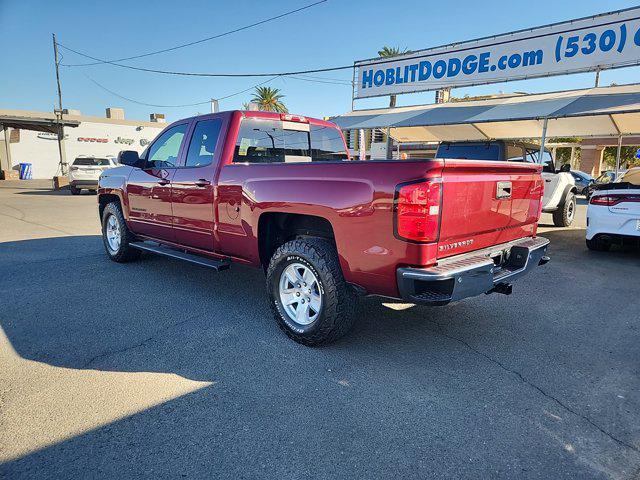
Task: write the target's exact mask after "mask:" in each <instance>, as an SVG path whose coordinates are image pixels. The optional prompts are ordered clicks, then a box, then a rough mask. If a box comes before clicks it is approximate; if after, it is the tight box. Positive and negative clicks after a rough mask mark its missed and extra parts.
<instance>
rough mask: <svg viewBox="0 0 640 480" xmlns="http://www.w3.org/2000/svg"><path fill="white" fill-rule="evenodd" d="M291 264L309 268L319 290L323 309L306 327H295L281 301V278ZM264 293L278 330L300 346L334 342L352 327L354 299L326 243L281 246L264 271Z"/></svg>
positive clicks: (305, 240) (302, 240)
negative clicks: (266, 292)
mask: <svg viewBox="0 0 640 480" xmlns="http://www.w3.org/2000/svg"><path fill="white" fill-rule="evenodd" d="M293 263H301V264H303V265H305V266H306V267H308V268H310V269H311V271H312V272H313V273H314V275H315V276H316V278H317V279H318V281H319V284H320V287H321V295H322V307H321V310H320V313H319V316H318V318H316V319H315V320H314V321H313V322H312V323H311V324H309V325H300V324H297V323H295V322H294V321H293V320H292V319H291V318H290V317H289V315H288V314H287V313H286V311H285V310H284V308H283V306H282V304H281V301H280V294H279V288H280V287H279V285H280V277H281V274H282V272H283V270H284V269H285V268H286V267H287V266H288V265H291V264H293ZM267 290H268V292H269V302H270V304H271V309H272V311H273V315H274V317H275V319H276V322H277V324H278V326H279V327H280V328H281V329H282V330H283V331H284V333H286V334H287V335H288V336H289V337H290V338H291V339H292V340H294V341H296V342H298V343H301V344H303V345H307V346H319V345H324V344H328V343H331V342H334V341H335V340H337V339H339V338H340V337H342V336H343V335H345V334H346V333H347V332H348V331H349V330H350V329H351V327H352V326H353V324H354V321H355V309H356V304H357V295H356V293H355V291H354V290H353V288H352V287H351V286H350V285H349V284H348V283H347V282H346V281H345V279H344V276H343V274H342V269H341V268H340V263H339V261H338V253H337V252H336V249H335V247H334V246H333V245H332V244H331V242H329V241H328V240H325V239H322V238H299V239H296V240H292V241H290V242H287V243H285V244H283V245H281V246H280V247H279V248H278V249H277V250H276V251H275V253H274V254H273V256H272V257H271V261H270V262H269V266H268V268H267Z"/></svg>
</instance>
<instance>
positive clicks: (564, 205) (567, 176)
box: [436, 140, 578, 227]
mask: <svg viewBox="0 0 640 480" xmlns="http://www.w3.org/2000/svg"><path fill="white" fill-rule="evenodd" d="M539 156H540V145H535V144H533V143H524V142H512V141H505V140H492V141H488V142H442V143H441V144H440V146H439V147H438V151H437V152H436V158H461V159H468V160H485V161H486V160H488V161H491V160H493V161H503V162H518V163H534V164H536V163H538V164H542V165H543V170H542V178H543V179H544V197H543V200H542V211H543V212H545V213H551V214H552V215H553V224H554V225H555V226H557V227H568V226H569V225H571V224H572V223H573V219H574V218H575V214H576V194H577V193H578V189H577V188H576V185H575V180H574V177H573V176H571V173H570V166H569V165H568V164H565V165H562V167H560V169H559V170H557V169H556V167H555V165H554V161H553V157H552V156H551V153H550V152H549V151H548V150H544V153H543V157H542V159H540V158H539Z"/></svg>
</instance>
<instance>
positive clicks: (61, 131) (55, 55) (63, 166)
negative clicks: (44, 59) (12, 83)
mask: <svg viewBox="0 0 640 480" xmlns="http://www.w3.org/2000/svg"><path fill="white" fill-rule="evenodd" d="M52 35H53V60H54V63H55V66H56V83H57V84H58V109H57V110H54V113H55V114H56V119H57V120H58V154H59V155H60V173H61V174H62V175H66V173H67V171H66V170H67V164H66V162H65V158H64V153H63V150H62V141H63V140H64V126H63V125H62V123H61V120H62V88H61V87H60V60H59V58H58V42H57V41H56V34H55V33H53V34H52Z"/></svg>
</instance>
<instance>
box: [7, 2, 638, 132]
mask: <svg viewBox="0 0 640 480" xmlns="http://www.w3.org/2000/svg"><path fill="white" fill-rule="evenodd" d="M310 3H313V0H283V1H264V0H261V1H260V0H258V1H254V0H235V1H233V2H228V1H214V0H209V1H205V0H195V1H181V2H178V1H165V0H160V1H154V2H136V1H130V0H129V1H127V2H121V1H115V0H114V1H109V2H87V1H51V0H48V1H38V0H31V1H29V0H0V45H1V46H2V68H1V69H0V108H9V109H23V110H39V111H51V110H52V109H53V108H54V105H55V104H56V102H57V93H56V82H55V72H54V63H53V47H52V40H51V34H52V33H54V32H55V33H56V35H57V38H58V42H59V43H61V44H63V45H66V46H68V47H70V48H73V49H74V50H78V51H81V52H85V53H87V54H89V55H92V56H95V57H97V58H120V57H124V56H130V55H136V54H139V53H144V52H147V51H151V50H158V49H162V48H167V47H171V46H174V45H177V44H182V43H186V42H190V41H194V40H198V39H201V38H203V37H208V36H212V35H215V34H217V33H221V32H224V31H227V30H231V29H234V28H237V27H242V26H244V25H247V24H250V23H253V22H257V21H260V20H263V19H265V18H268V17H271V16H275V15H278V14H281V13H284V12H287V11H289V10H293V9H296V8H299V7H302V6H304V5H308V4H310ZM630 6H633V4H632V3H629V2H623V1H616V0H608V1H607V2H603V1H602V0H581V1H580V2H575V1H571V2H561V1H557V0H536V1H535V2H532V1H531V0H528V1H517V0H512V1H485V2H478V1H477V0H476V1H467V0H459V1H456V2H441V1H438V2H429V1H426V0H422V1H420V0H393V1H389V2H383V1H372V0H369V1H364V0H328V1H327V2H325V3H322V4H320V5H317V6H314V7H312V8H309V9H307V10H303V11H301V12H298V13H295V14H293V15H290V16H287V17H285V18H282V19H279V20H275V21H273V22H270V23H266V24H263V25H260V26H257V27H255V28H252V29H249V30H244V31H241V32H238V33H235V34H231V35H228V36H225V37H222V38H219V39H215V40H211V41H208V42H204V43H201V44H199V45H195V46H192V47H188V48H184V49H180V50H176V51H173V52H168V53H163V54H159V55H154V56H150V57H147V58H142V59H137V60H131V61H130V64H131V65H135V66H140V67H145V68H159V69H164V70H181V71H200V72H248V71H252V72H273V71H287V70H302V69H311V68H322V67H330V66H337V65H349V64H352V63H353V61H354V60H359V59H366V58H372V57H375V56H377V53H376V52H377V51H378V50H379V49H380V48H381V47H382V46H384V45H389V46H399V47H402V48H408V49H410V50H418V49H424V48H429V47H433V46H438V45H443V44H447V43H452V42H459V41H464V40H469V39H473V38H478V37H484V36H488V35H496V34H500V33H506V32H510V31H513V30H519V29H523V28H530V27H535V26H538V25H544V24H549V23H554V22H559V21H564V20H569V19H572V18H579V17H584V16H588V15H593V14H598V13H603V12H605V11H611V10H616V9H622V8H628V7H630ZM62 52H63V54H64V58H63V60H62V62H63V63H64V62H67V63H83V62H84V61H86V59H83V58H82V57H79V56H78V55H75V54H73V53H71V52H69V51H64V50H62ZM60 74H61V82H62V91H63V104H64V108H72V109H77V110H80V111H81V112H82V113H83V114H87V115H98V116H104V111H105V108H106V107H109V106H111V107H122V108H124V109H125V112H126V113H125V114H126V118H129V119H137V120H144V119H148V118H149V114H150V113H152V112H158V113H165V114H166V116H167V119H168V120H169V121H172V120H176V119H179V118H183V117H187V116H191V115H194V114H197V113H208V112H209V111H210V106H209V105H200V106H191V107H181V108H169V107H150V106H143V105H138V104H136V103H132V102H129V101H126V100H123V99H121V98H119V97H117V96H115V95H113V94H112V93H109V92H107V91H105V90H103V89H102V88H101V87H99V86H98V85H96V84H95V83H93V82H92V80H93V81H95V82H98V83H99V84H101V85H102V86H103V87H106V88H107V89H109V90H111V91H113V92H116V93H117V94H119V95H121V96H125V97H128V98H130V99H134V100H137V101H139V102H143V103H150V104H159V105H182V104H192V103H196V102H203V101H207V100H208V99H210V98H220V97H223V96H226V95H229V94H232V93H235V92H238V91H240V90H243V89H247V88H250V87H252V86H253V85H255V84H256V83H258V82H261V81H264V79H255V78H227V79H224V78H192V77H174V76H165V75H157V74H152V73H145V72H138V71H131V70H127V69H123V68H120V67H117V66H111V65H104V64H103V65H94V66H87V67H61V70H60ZM639 74H640V68H638V67H633V68H625V69H618V70H610V71H604V72H602V73H601V76H600V84H601V85H609V84H611V83H618V84H624V83H636V82H639V81H640V75H639ZM351 75H352V73H351V71H349V70H345V71H338V72H330V73H322V74H316V76H318V77H321V78H325V79H330V81H331V82H335V80H336V79H338V80H342V81H346V82H349V81H350V80H351ZM593 84H594V74H593V73H589V74H578V75H571V76H558V77H551V78H545V79H538V80H527V81H519V82H509V83H501V84H492V85H485V86H478V87H471V88H464V89H462V88H461V89H455V90H453V92H452V94H453V95H454V96H458V97H461V96H464V95H465V94H469V95H482V94H489V93H497V92H505V93H507V92H514V91H519V92H522V91H524V92H530V93H533V92H544V91H556V90H567V89H573V88H588V87H591V86H593ZM268 85H269V86H272V87H275V88H279V89H280V90H281V92H282V93H283V94H284V95H285V98H284V102H285V104H286V106H287V107H288V109H289V111H290V112H293V113H298V114H303V115H308V116H313V117H324V116H331V115H338V114H341V113H344V112H346V111H349V110H350V109H351V86H350V85H343V84H336V83H317V82H310V81H303V80H297V79H291V78H278V79H276V80H273V81H272V82H270V83H269V84H268ZM250 97H251V92H246V93H243V94H240V95H237V96H234V97H232V98H228V99H226V100H222V101H221V102H220V109H221V110H231V109H236V108H242V104H243V103H244V102H247V101H249V100H250ZM433 100H434V93H433V92H425V93H418V94H406V95H400V96H399V97H398V105H416V104H424V103H433ZM387 105H388V99H387V98H384V97H383V98H375V99H366V100H358V101H356V108H370V107H379V106H387Z"/></svg>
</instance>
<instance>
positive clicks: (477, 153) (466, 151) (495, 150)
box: [436, 142, 522, 160]
mask: <svg viewBox="0 0 640 480" xmlns="http://www.w3.org/2000/svg"><path fill="white" fill-rule="evenodd" d="M521 156H522V154H521ZM436 157H437V158H456V159H461V160H500V146H499V145H498V144H497V143H490V142H481V143H443V144H441V145H440V146H439V147H438V152H437V154H436Z"/></svg>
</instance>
